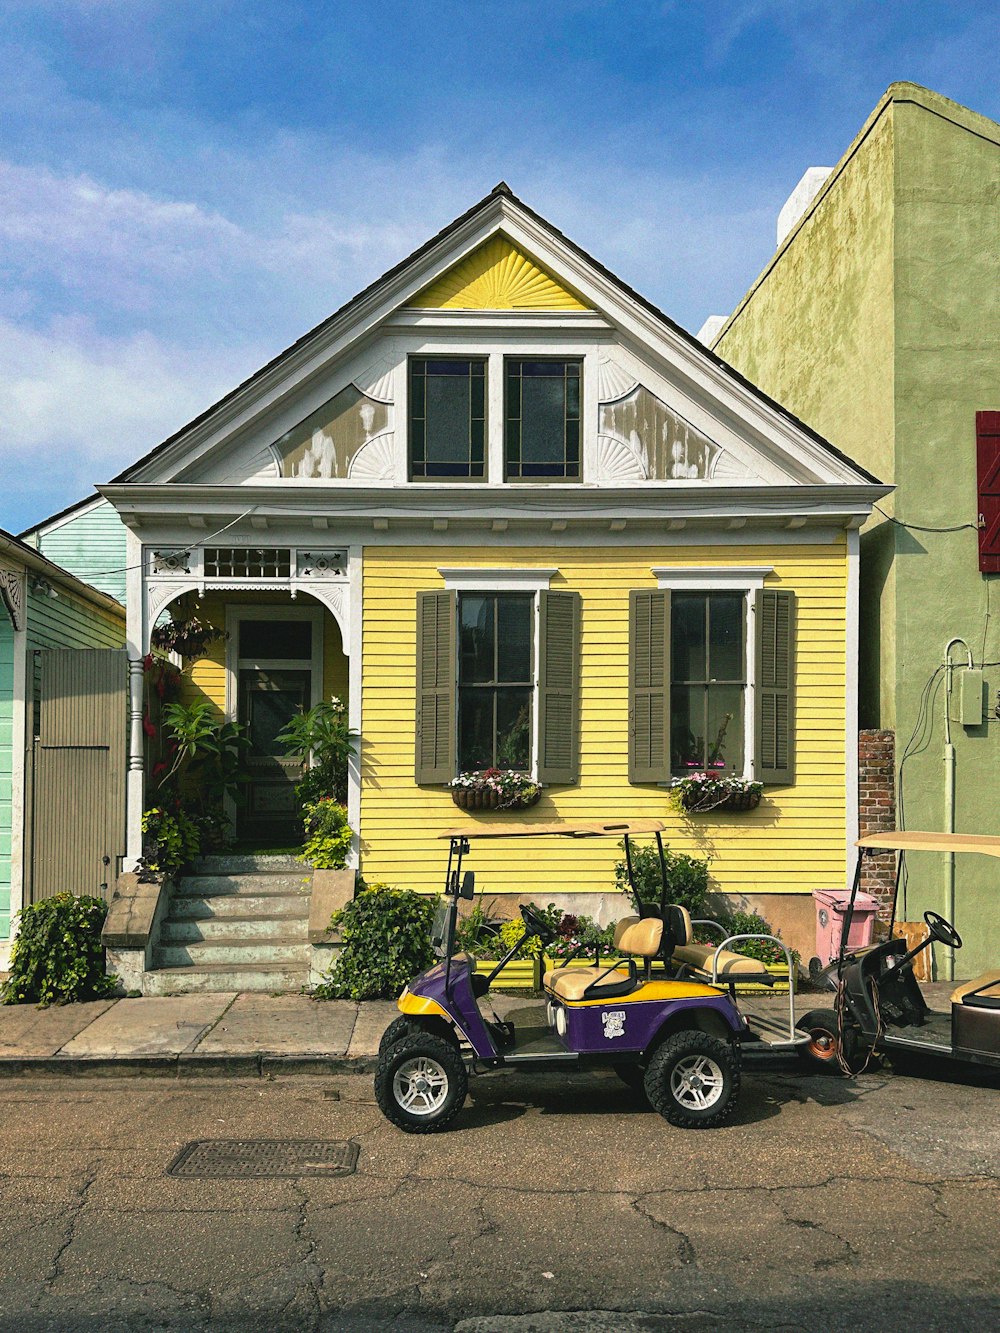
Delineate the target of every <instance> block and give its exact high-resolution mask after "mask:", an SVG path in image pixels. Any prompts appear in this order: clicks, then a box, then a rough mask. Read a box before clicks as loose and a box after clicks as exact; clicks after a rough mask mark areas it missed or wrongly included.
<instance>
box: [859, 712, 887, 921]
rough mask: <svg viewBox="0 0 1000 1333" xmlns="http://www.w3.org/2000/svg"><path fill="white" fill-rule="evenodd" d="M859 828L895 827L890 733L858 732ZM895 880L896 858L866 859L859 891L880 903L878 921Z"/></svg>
mask: <svg viewBox="0 0 1000 1333" xmlns="http://www.w3.org/2000/svg"><path fill="white" fill-rule="evenodd" d="M858 825H859V829H860V833H861V836H862V837H864V835H865V834H866V833H884V832H885V831H886V830H887V829H893V828H895V827H896V736H895V733H894V732H892V731H862V732H859V733H858ZM895 878H896V856H895V853H894V852H886V853H884V854H880V855H876V856H866V857H865V860H864V865H863V868H862V872H861V888H862V890H863V891H864V892H865V893H870V894H871V895H872V897H873V898H877V899H878V900H879V910H878V915H879V920H882V921H888V920H889V916H890V913H891V911H892V893H893V887H894V884H895Z"/></svg>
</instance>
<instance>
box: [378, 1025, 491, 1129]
mask: <svg viewBox="0 0 1000 1333" xmlns="http://www.w3.org/2000/svg"><path fill="white" fill-rule="evenodd" d="M421 1066H423V1068H421ZM421 1078H423V1079H425V1080H426V1079H427V1078H429V1079H430V1084H429V1086H428V1087H427V1088H426V1089H424V1090H421V1091H418V1090H417V1088H418V1087H419V1081H420V1079H421ZM437 1080H443V1081H441V1082H438V1081H437ZM407 1087H409V1088H410V1089H411V1090H414V1096H415V1100H414V1102H413V1105H414V1106H415V1108H416V1109H414V1110H410V1109H409V1108H408V1107H406V1106H404V1105H403V1104H402V1099H403V1097H404V1096H405V1095H406V1089H407ZM468 1090H469V1075H468V1072H467V1070H466V1068H465V1062H464V1061H463V1059H462V1057H461V1055H460V1054H459V1051H458V1048H457V1047H456V1046H455V1045H454V1044H453V1043H452V1042H450V1041H445V1039H444V1038H443V1037H436V1036H434V1035H433V1033H418V1034H417V1035H416V1036H414V1037H403V1039H402V1040H401V1041H397V1042H396V1043H395V1044H394V1045H393V1046H390V1047H389V1048H388V1049H387V1050H386V1051H384V1052H382V1054H380V1056H379V1061H378V1066H377V1068H376V1070H375V1099H376V1101H377V1102H378V1104H379V1107H380V1108H381V1111H382V1114H383V1115H384V1116H385V1118H386V1119H387V1120H391V1121H392V1123H393V1124H394V1125H398V1126H399V1128H400V1129H402V1130H405V1131H406V1133H407V1134H433V1133H436V1132H437V1131H438V1130H441V1129H444V1128H445V1127H446V1126H447V1125H449V1124H450V1123H451V1121H452V1120H454V1118H455V1116H456V1115H458V1113H459V1111H460V1110H461V1109H462V1105H463V1103H464V1102H465V1095H466V1093H467V1092H468Z"/></svg>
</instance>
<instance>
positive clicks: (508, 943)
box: [500, 903, 562, 958]
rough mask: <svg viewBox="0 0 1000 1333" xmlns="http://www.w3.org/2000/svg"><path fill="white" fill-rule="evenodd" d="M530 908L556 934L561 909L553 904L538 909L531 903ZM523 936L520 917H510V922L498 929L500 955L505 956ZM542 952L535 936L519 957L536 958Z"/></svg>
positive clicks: (523, 929) (542, 947)
mask: <svg viewBox="0 0 1000 1333" xmlns="http://www.w3.org/2000/svg"><path fill="white" fill-rule="evenodd" d="M531 906H532V907H533V908H534V909H535V911H536V912H537V913H538V915H539V916H540V917H543V918H544V919H545V920H546V921H547V922H548V923H549V925H550V926H551V927H552V929H553V930H554V931H556V932H558V930H559V922H560V921H561V920H562V908H561V907H556V905H555V903H549V905H548V907H539V906H538V904H537V903H532V904H531ZM524 934H525V925H524V921H523V920H522V919H521V917H520V915H518V916H515V917H512V918H511V920H510V921H505V922H504V923H503V925H502V926H501V927H500V952H501V954H505V953H507V951H508V950H509V949H513V947H514V945H515V944H517V942H518V941H519V940H520V939H522V938H523V936H524ZM544 951H545V945H544V944H543V943H542V941H541V940H540V939H539V938H538V936H537V935H532V937H531V939H530V940H529V941H528V943H527V944H526V945H525V947H524V948H523V949H522V950H521V956H522V957H523V958H538V957H540V955H541V954H542V953H543V952H544Z"/></svg>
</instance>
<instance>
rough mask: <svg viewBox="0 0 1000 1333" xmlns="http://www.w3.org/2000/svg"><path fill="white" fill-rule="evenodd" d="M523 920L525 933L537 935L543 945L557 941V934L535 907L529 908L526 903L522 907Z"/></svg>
mask: <svg viewBox="0 0 1000 1333" xmlns="http://www.w3.org/2000/svg"><path fill="white" fill-rule="evenodd" d="M521 920H522V921H523V922H524V929H525V932H526V933H527V934H528V935H537V936H538V938H539V939H540V940H541V941H542V943H543V944H548V942H549V941H550V940H554V939H555V937H556V932H555V931H554V930H553V929H552V927H551V926H550V925H549V923H548V922H547V921H546V920H545V918H544V917H543V916H541V915H540V914H539V913H538V912H536V911H535V909H534V908H533V907H528V906H527V904H524V903H522V905H521Z"/></svg>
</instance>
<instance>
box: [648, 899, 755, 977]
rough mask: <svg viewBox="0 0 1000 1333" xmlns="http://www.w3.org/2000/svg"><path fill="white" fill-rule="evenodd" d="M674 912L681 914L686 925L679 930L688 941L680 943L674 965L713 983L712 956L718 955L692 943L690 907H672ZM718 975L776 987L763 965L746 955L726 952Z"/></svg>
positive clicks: (719, 962)
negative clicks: (688, 908)
mask: <svg viewBox="0 0 1000 1333" xmlns="http://www.w3.org/2000/svg"><path fill="white" fill-rule="evenodd" d="M670 910H671V912H673V913H676V914H679V915H680V917H681V918H682V920H683V922H684V926H683V927H679V928H678V934H679V933H680V930H683V931H684V938H683V939H678V941H677V943H676V944H675V945H674V951H673V954H672V955H671V957H672V960H673V962H674V963H675V964H676V965H677V966H678V967H681V968H683V970H684V971H686V972H690V973H691V974H692V975H693V976H696V977H697V978H698V980H699V981H709V982H711V980H712V956H713V954H714V953H715V950H716V947H717V946H716V945H714V944H693V943H692V942H691V936H692V933H693V931H692V928H691V914H690V913H689V912H688V910H687V908H686V907H672V908H671V909H670ZM715 968H716V974H717V976H718V977H719V979H720V981H721V980H722V979H723V978H725V979H726V980H727V981H729V980H734V979H735V978H736V977H739V979H740V980H741V981H759V982H761V983H762V984H763V985H765V986H770V985H772V984H773V978H772V977H771V974H770V972H768V970H767V968H766V967H765V966H764V964H763V963H761V962H758V961H757V959H756V958H746V957H744V955H743V954H739V953H733V952H732V950H731V949H723V950H722V951H721V952H720V954H719V956H718V958H717V959H716V960H715Z"/></svg>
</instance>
